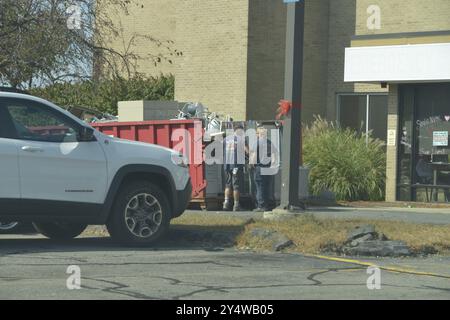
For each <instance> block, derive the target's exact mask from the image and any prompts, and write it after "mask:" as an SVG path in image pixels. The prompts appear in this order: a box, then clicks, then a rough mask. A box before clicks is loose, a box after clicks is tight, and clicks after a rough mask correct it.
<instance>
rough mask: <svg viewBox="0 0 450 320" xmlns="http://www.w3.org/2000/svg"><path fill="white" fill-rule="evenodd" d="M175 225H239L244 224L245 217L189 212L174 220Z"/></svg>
mask: <svg viewBox="0 0 450 320" xmlns="http://www.w3.org/2000/svg"><path fill="white" fill-rule="evenodd" d="M171 224H172V225H174V226H177V225H178V226H189V225H190V226H203V227H205V226H206V227H217V228H219V227H221V226H226V227H239V226H243V224H244V219H241V218H236V217H232V216H228V215H216V214H200V213H199V214H189V215H182V216H181V217H179V218H176V219H174V220H172V222H171Z"/></svg>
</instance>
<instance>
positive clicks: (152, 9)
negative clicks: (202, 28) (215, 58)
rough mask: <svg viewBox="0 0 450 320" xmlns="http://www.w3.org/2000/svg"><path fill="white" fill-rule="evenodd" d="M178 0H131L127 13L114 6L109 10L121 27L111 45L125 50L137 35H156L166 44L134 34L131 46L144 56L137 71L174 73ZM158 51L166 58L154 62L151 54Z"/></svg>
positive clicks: (149, 73)
mask: <svg viewBox="0 0 450 320" xmlns="http://www.w3.org/2000/svg"><path fill="white" fill-rule="evenodd" d="M178 2H179V0H139V1H137V2H136V4H137V5H136V4H135V3H132V4H131V5H130V6H129V7H128V8H129V10H128V11H129V14H128V15H125V14H123V11H117V10H116V9H114V8H112V9H111V12H110V14H111V16H112V17H113V21H114V22H115V24H116V26H117V27H118V28H119V29H120V30H121V34H120V35H119V37H118V38H116V39H115V40H114V41H112V43H111V46H112V47H113V48H115V49H116V50H118V51H119V52H121V53H124V52H125V51H126V50H127V47H128V45H129V43H130V40H131V39H132V38H133V37H134V35H136V34H139V35H146V36H148V37H153V38H154V39H156V40H158V41H161V42H162V44H163V45H161V46H158V45H157V44H156V42H154V41H149V40H148V39H144V38H142V37H134V39H135V40H134V44H133V45H132V46H131V47H130V49H131V51H132V52H135V53H137V54H138V55H140V56H141V57H143V58H144V59H142V60H139V61H138V63H137V69H138V71H140V72H142V73H145V74H148V75H154V76H157V75H159V74H160V73H163V74H168V73H172V74H173V73H174V72H175V67H174V66H175V64H176V63H177V61H176V57H173V56H171V55H170V53H171V52H173V51H174V50H176V49H177V47H176V44H174V43H171V42H172V41H174V40H175V31H176V20H177V18H176V6H177V3H178ZM167 47H169V48H170V50H168V49H167ZM159 54H162V55H163V56H164V57H166V58H167V59H166V60H162V62H161V63H159V64H157V65H156V66H155V65H154V63H153V60H151V59H149V55H159ZM168 59H171V60H173V63H172V64H171V63H169V62H168V61H167V60H168Z"/></svg>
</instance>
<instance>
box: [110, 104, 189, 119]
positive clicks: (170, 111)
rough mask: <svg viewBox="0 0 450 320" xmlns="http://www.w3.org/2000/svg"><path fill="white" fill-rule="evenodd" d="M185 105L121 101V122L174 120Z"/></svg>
mask: <svg viewBox="0 0 450 320" xmlns="http://www.w3.org/2000/svg"><path fill="white" fill-rule="evenodd" d="M182 106H183V104H181V103H179V102H178V101H148V100H138V101H119V103H118V113H119V121H120V122H136V121H149V120H168V119H174V118H175V117H176V116H177V114H178V111H179V110H180V109H181V107H182Z"/></svg>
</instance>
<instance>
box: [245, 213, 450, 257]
mask: <svg viewBox="0 0 450 320" xmlns="http://www.w3.org/2000/svg"><path fill="white" fill-rule="evenodd" d="M363 224H373V225H374V226H375V227H376V229H377V231H378V232H381V233H384V234H385V235H386V236H387V237H388V238H389V239H390V240H400V241H404V242H406V243H407V244H408V245H409V246H410V247H411V249H412V250H413V252H414V253H416V254H420V253H441V254H448V253H450V225H423V224H420V225H419V224H412V223H405V222H397V221H372V220H356V219H352V220H340V219H325V218H315V217H314V216H312V215H306V216H301V217H298V218H296V219H291V220H286V221H266V220H264V221H257V222H256V223H254V224H251V225H248V226H246V227H245V231H244V232H243V233H241V234H240V235H239V236H238V238H237V245H238V247H250V248H253V249H257V250H270V245H269V244H267V243H264V242H263V241H261V240H260V239H258V238H255V237H252V236H251V234H250V231H251V229H252V228H265V229H268V230H273V231H278V232H281V233H283V234H284V235H286V236H287V237H288V238H289V239H291V240H292V241H293V242H294V244H295V245H296V246H295V247H294V248H292V249H289V251H297V252H302V253H323V252H330V251H331V252H339V248H340V247H341V246H342V245H343V244H344V242H345V240H346V236H347V233H348V232H349V231H350V230H352V229H353V228H355V227H357V226H359V225H363Z"/></svg>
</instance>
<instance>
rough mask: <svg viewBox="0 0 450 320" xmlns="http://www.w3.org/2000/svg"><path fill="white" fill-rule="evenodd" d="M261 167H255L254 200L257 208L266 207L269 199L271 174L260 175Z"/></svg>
mask: <svg viewBox="0 0 450 320" xmlns="http://www.w3.org/2000/svg"><path fill="white" fill-rule="evenodd" d="M261 169H263V168H261V167H256V168H255V184H256V202H257V205H258V208H265V209H267V208H268V207H269V205H270V203H269V202H270V199H271V194H270V190H271V187H270V186H271V183H272V179H273V176H270V175H262V174H261Z"/></svg>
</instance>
